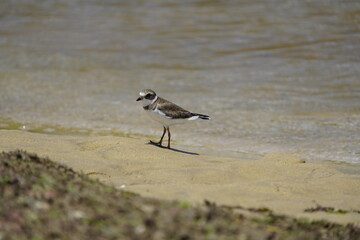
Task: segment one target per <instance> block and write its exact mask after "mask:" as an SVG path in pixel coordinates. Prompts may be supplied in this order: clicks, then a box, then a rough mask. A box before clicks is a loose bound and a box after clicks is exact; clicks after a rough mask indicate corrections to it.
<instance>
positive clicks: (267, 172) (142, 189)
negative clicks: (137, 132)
mask: <svg viewBox="0 0 360 240" xmlns="http://www.w3.org/2000/svg"><path fill="white" fill-rule="evenodd" d="M174 147H175V148H176V145H174ZM15 149H23V150H26V151H29V152H35V153H37V154H38V155H39V156H48V157H50V158H51V159H52V160H54V161H58V162H60V163H63V164H66V165H67V166H69V167H72V168H74V169H75V170H77V171H82V172H84V173H86V174H89V175H90V176H92V177H94V178H98V179H100V180H101V181H103V182H105V183H108V184H112V185H114V186H115V187H117V188H119V189H120V188H121V189H122V188H124V189H126V190H128V191H132V192H136V193H139V194H141V195H143V196H149V197H156V198H161V199H171V200H175V199H176V200H181V201H189V202H191V203H194V204H200V203H202V202H203V201H204V200H205V199H207V200H209V201H214V202H216V203H217V204H219V205H233V206H236V205H241V206H244V207H267V208H270V209H272V210H274V211H275V212H277V213H280V214H288V215H291V216H295V217H307V218H311V219H326V220H328V221H333V222H338V223H355V224H360V214H359V213H356V212H352V211H351V210H357V211H358V210H360V201H359V199H360V188H359V186H360V175H351V174H345V173H342V172H340V171H338V170H336V169H335V168H333V167H331V166H329V165H326V164H315V163H308V162H304V161H302V160H301V159H300V158H298V157H296V156H294V155H291V154H287V153H269V154H267V155H265V156H264V157H263V158H261V159H259V160H253V161H249V160H244V159H238V158H225V157H219V156H212V155H207V154H206V153H203V152H196V153H189V152H183V151H171V150H167V149H163V148H159V147H156V146H153V145H150V144H147V140H145V139H132V138H125V137H115V136H70V135H55V134H39V133H30V132H25V131H15V130H0V151H10V150H15ZM317 204H320V205H321V206H325V207H334V208H335V209H342V210H348V211H350V212H349V213H347V214H333V213H325V212H317V213H304V210H305V209H307V208H313V207H316V206H317Z"/></svg>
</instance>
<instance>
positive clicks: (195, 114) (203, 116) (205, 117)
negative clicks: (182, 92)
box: [192, 113, 211, 120]
mask: <svg viewBox="0 0 360 240" xmlns="http://www.w3.org/2000/svg"><path fill="white" fill-rule="evenodd" d="M192 115H193V116H199V118H201V119H204V120H210V119H211V118H210V117H209V116H208V115H204V114H199V113H192Z"/></svg>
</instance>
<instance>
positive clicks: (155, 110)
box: [136, 89, 210, 148]
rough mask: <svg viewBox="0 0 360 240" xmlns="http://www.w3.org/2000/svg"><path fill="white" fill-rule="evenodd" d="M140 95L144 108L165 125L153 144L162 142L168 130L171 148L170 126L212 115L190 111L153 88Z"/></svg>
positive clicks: (205, 118)
mask: <svg viewBox="0 0 360 240" xmlns="http://www.w3.org/2000/svg"><path fill="white" fill-rule="evenodd" d="M139 95H140V97H139V98H138V99H136V101H143V108H144V110H145V111H146V112H147V113H148V114H149V116H150V117H151V118H152V119H153V120H155V121H157V122H159V123H160V124H161V125H162V126H163V127H164V132H163V134H162V136H161V138H160V141H159V142H153V141H150V142H151V143H153V144H157V145H160V146H161V144H162V141H163V138H164V136H165V133H166V131H167V132H168V146H167V147H168V148H170V138H171V134H170V126H171V125H174V124H181V123H185V122H187V121H193V120H197V119H204V120H210V117H209V116H207V115H204V114H199V113H192V112H189V111H187V110H185V109H183V108H181V107H179V106H178V105H176V104H174V103H172V102H169V101H167V100H165V99H163V98H161V97H159V96H157V95H156V93H155V92H154V91H153V90H151V89H144V90H142V91H141V92H140V93H139Z"/></svg>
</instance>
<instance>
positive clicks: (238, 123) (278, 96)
mask: <svg viewBox="0 0 360 240" xmlns="http://www.w3.org/2000/svg"><path fill="white" fill-rule="evenodd" d="M0 9H1V10H0V51H1V58H0V116H1V118H2V119H5V118H6V119H9V118H10V119H12V120H13V121H16V122H19V123H21V124H20V125H21V127H20V128H22V127H23V126H25V128H26V129H31V128H41V127H42V126H43V127H42V129H45V130H46V131H47V132H52V131H57V130H56V129H55V128H51V127H48V126H60V128H80V129H84V132H87V131H88V129H98V131H97V132H99V133H101V132H103V133H104V132H106V133H109V134H112V133H113V132H122V133H123V134H144V135H150V136H152V137H153V138H157V137H160V135H161V133H162V127H161V126H158V125H157V124H156V123H152V122H150V120H149V119H148V118H147V117H146V116H145V114H144V113H143V112H142V108H141V104H139V103H137V102H136V101H135V99H136V98H137V95H138V92H139V91H140V90H141V89H143V88H151V89H153V90H155V91H156V92H157V93H158V94H159V95H160V96H162V97H164V98H166V99H168V100H171V101H174V102H176V103H178V104H179V105H181V106H183V107H184V108H186V109H189V110H191V111H194V112H199V113H204V114H209V115H211V117H212V120H211V121H202V122H200V121H198V122H196V123H193V124H190V125H184V126H176V127H174V128H173V130H172V136H173V138H174V140H175V143H174V144H176V143H177V144H184V145H193V146H198V147H204V148H209V149H213V150H216V151H232V152H235V153H244V152H245V153H246V152H251V153H256V154H263V153H266V152H272V151H285V152H292V153H295V154H297V155H300V156H302V157H304V158H306V159H319V160H335V161H343V162H349V163H350V162H351V163H360V151H359V145H360V54H359V53H360V3H359V2H358V1H340V0H339V1H285V0H273V1H195V0H191V1H190V0H189V1H181V2H180V1H140V0H135V1H115V0H111V1H110V0H92V1H85V0H84V1H82V0H77V1H70V0H60V1H48V0H47V1H45V0H43V1H38V0H36V1H35V0H28V1H21V0H5V1H1V3H0ZM6 122H7V121H5V120H3V121H2V124H1V125H0V127H1V128H10V127H9V124H8V123H6ZM10 125H11V124H10ZM91 132H93V131H91Z"/></svg>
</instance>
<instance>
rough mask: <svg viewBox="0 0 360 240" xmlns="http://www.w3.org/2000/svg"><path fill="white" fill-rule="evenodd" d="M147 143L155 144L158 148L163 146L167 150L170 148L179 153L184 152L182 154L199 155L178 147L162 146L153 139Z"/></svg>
mask: <svg viewBox="0 0 360 240" xmlns="http://www.w3.org/2000/svg"><path fill="white" fill-rule="evenodd" d="M147 144H149V145H153V146H156V147H159V148H165V149H168V150H171V151H174V152H179V153H184V154H189V155H200V154H198V153H194V152H187V151H183V150H180V149H176V148H167V147H164V146H162V145H160V144H158V143H155V142H153V141H149V142H148V143H147Z"/></svg>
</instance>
